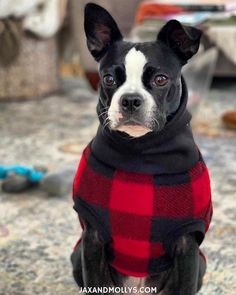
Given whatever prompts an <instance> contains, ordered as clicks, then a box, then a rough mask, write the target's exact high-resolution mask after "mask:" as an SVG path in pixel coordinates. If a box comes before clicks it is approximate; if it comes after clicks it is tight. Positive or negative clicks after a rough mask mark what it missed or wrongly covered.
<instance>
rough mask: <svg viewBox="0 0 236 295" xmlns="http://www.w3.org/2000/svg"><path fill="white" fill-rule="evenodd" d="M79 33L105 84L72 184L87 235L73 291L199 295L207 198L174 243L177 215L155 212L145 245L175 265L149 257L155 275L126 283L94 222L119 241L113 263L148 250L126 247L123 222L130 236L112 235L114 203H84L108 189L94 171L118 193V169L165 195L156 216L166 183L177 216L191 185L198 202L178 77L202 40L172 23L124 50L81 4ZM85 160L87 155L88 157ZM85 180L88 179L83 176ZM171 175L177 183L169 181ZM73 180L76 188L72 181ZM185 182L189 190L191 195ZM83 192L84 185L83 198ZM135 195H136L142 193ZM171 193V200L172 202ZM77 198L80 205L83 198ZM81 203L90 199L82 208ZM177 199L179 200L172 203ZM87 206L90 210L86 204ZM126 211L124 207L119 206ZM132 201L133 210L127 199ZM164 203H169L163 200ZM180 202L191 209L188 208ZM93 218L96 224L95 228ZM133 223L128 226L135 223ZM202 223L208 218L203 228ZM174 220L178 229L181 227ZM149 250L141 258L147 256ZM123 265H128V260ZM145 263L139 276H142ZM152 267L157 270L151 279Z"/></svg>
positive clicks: (104, 16)
mask: <svg viewBox="0 0 236 295" xmlns="http://www.w3.org/2000/svg"><path fill="white" fill-rule="evenodd" d="M84 24H85V33H86V37H87V44H88V48H89V51H90V52H91V54H92V56H93V57H94V58H95V60H96V61H97V62H99V75H100V79H101V83H100V89H99V95H100V98H99V103H98V106H97V112H98V116H99V120H100V123H101V124H100V127H99V129H98V134H97V136H96V137H95V138H94V140H93V141H92V143H91V145H90V148H89V150H90V151H89V152H88V151H86V152H85V156H84V157H85V159H84V160H82V162H83V163H82V164H81V167H82V166H83V167H82V168H79V169H80V171H79V172H78V173H77V175H76V177H75V184H74V186H75V187H74V199H75V209H76V211H77V212H78V213H79V216H80V220H81V223H82V225H83V228H84V230H83V234H82V238H81V240H80V243H79V244H78V246H77V247H76V248H75V250H74V252H73V254H72V264H73V274H74V278H75V280H76V282H77V283H78V285H79V286H84V287H98V286H133V287H134V286H136V287H137V286H139V287H140V286H156V287H157V293H158V294H159V293H160V294H182V295H188V294H189V295H192V294H196V293H197V291H198V290H199V289H200V287H201V285H202V279H203V276H204V273H205V269H206V263H205V259H204V258H203V255H199V244H200V243H201V242H202V240H203V238H204V233H205V231H206V230H207V228H208V224H205V223H204V222H205V221H206V217H205V216H206V215H207V214H208V215H209V216H208V222H209V220H210V217H211V213H212V211H211V209H209V206H210V205H209V202H210V201H209V200H208V199H207V198H208V195H207V193H208V192H207V193H206V192H204V193H205V195H207V197H206V198H205V199H203V200H202V201H201V202H202V203H204V202H205V205H206V206H205V205H204V206H205V207H207V208H208V210H206V211H204V210H203V211H204V212H205V213H206V214H205V213H204V214H205V215H204V214H202V212H203V211H201V210H200V209H199V210H198V211H199V212H200V211H201V214H200V213H199V214H198V213H196V214H198V215H194V216H195V217H194V218H191V216H190V215H191V214H195V213H189V212H190V211H188V213H184V214H183V216H182V215H181V214H182V213H179V214H180V215H179V216H177V218H176V219H177V223H178V229H179V228H181V227H184V228H185V230H182V229H181V230H180V231H179V232H178V234H177V227H175V224H176V220H175V221H173V220H172V218H173V216H175V215H176V212H175V211H174V210H175V209H176V208H172V209H171V210H172V211H168V212H167V213H166V214H167V216H164V213H163V212H164V211H165V206H164V205H163V207H162V210H159V209H156V212H158V213H152V214H153V216H152V220H151V221H150V222H153V224H155V226H156V228H157V230H155V229H154V230H153V229H152V230H153V231H154V233H151V234H150V241H151V242H150V243H152V244H150V245H157V244H158V243H160V244H158V245H159V246H158V247H159V248H158V249H159V250H160V247H162V244H161V243H162V240H161V239H162V236H163V244H164V248H163V249H164V250H163V249H162V248H161V249H162V250H160V251H163V252H162V253H165V255H164V254H163V256H165V257H167V259H169V257H171V259H172V260H173V263H172V264H171V267H168V268H167V269H165V268H163V269H160V268H159V266H158V262H160V263H161V262H163V260H162V258H163V257H162V258H158V259H159V260H158V259H156V260H155V257H152V259H154V262H155V261H156V262H155V263H154V262H153V261H152V262H151V264H149V266H150V269H151V270H152V271H151V272H150V274H149V272H147V274H146V275H145V272H144V268H143V272H142V275H140V276H139V275H134V276H132V272H130V274H131V275H129V272H125V271H119V268H118V266H117V268H116V265H122V263H123V262H122V259H121V258H119V259H120V260H119V259H118V260H117V261H118V262H117V264H116V263H115V264H114V265H115V266H114V267H113V266H112V263H110V260H111V258H110V257H109V255H108V253H109V251H110V250H109V248H110V244H109V243H107V241H106V237H107V235H105V234H104V235H103V234H102V230H103V229H102V227H103V226H100V227H99V229H97V228H96V224H99V222H100V220H99V219H101V220H102V219H104V228H105V227H106V226H107V228H108V230H107V231H106V233H107V232H110V235H111V236H112V237H113V236H115V238H114V240H115V241H118V242H117V245H118V246H117V247H118V248H119V249H118V250H117V252H116V254H117V253H118V256H119V254H120V253H121V252H122V251H127V253H129V254H130V255H132V253H131V252H132V251H133V252H134V253H135V254H134V255H136V256H140V257H141V256H142V255H144V254H143V253H138V250H137V249H138V247H140V249H144V248H145V247H146V246H147V245H148V246H147V247H149V244H148V243H146V242H144V241H143V244H142V245H141V244H140V243H139V241H137V240H139V239H141V238H142V237H141V236H140V235H137V236H138V238H137V240H135V239H133V240H132V243H130V244H129V242H130V240H129V237H132V230H131V229H130V228H131V227H130V226H129V225H127V223H126V226H127V228H126V231H127V232H128V236H127V237H126V236H125V234H126V233H124V236H125V238H124V237H123V236H122V234H121V236H119V234H116V233H114V232H115V231H119V230H120V228H119V227H121V226H120V225H119V222H120V219H119V218H118V220H115V219H114V218H115V217H112V216H113V215H112V214H113V213H114V206H115V205H113V204H116V206H118V207H119V206H120V203H119V202H116V203H115V202H113V201H109V202H110V203H109V204H110V205H109V206H111V210H110V209H109V210H110V211H109V210H108V209H107V211H106V210H105V209H104V206H105V205H104V202H105V201H104V200H103V201H102V202H103V203H102V202H101V203H102V206H101V207H102V208H100V207H97V209H96V208H95V207H96V204H97V203H96V202H97V199H96V198H93V199H90V196H91V195H92V194H95V195H96V194H98V191H99V190H100V189H101V190H102V191H107V188H106V187H108V186H109V185H110V184H109V185H106V184H104V185H103V184H101V183H100V182H99V181H100V180H98V181H97V182H96V181H94V180H93V175H95V174H94V173H95V172H98V171H99V172H101V173H102V174H103V176H101V177H100V176H99V177H100V178H99V179H105V178H106V179H112V177H113V180H111V182H112V183H113V184H114V183H115V184H114V185H113V184H112V185H113V186H115V185H116V186H119V185H120V182H119V181H117V180H116V178H117V177H118V178H119V177H120V175H122V173H121V172H119V173H117V171H116V172H114V171H115V169H120V170H119V171H126V170H128V171H129V172H130V173H134V174H132V176H130V175H129V176H128V178H129V177H130V179H131V178H132V177H133V178H132V179H139V175H146V174H148V175H149V176H150V175H154V176H152V177H153V178H152V179H154V182H155V185H157V186H158V185H161V189H159V188H158V189H159V191H158V192H159V193H157V204H156V203H155V201H154V203H155V204H156V205H155V204H154V206H157V207H158V197H159V195H160V194H161V193H162V192H163V187H165V188H166V185H167V184H168V185H169V184H170V183H172V178H173V179H174V180H173V182H174V185H175V186H174V189H173V190H172V191H171V201H169V202H170V203H171V202H173V204H175V202H176V204H177V203H178V202H179V203H180V206H181V208H180V211H181V210H182V209H183V208H185V207H186V208H185V209H183V210H184V212H187V210H189V208H190V207H191V205H192V204H190V203H188V201H187V193H186V191H185V190H183V194H184V197H183V196H182V195H181V193H180V194H178V192H182V188H184V187H190V186H191V189H190V190H191V193H192V194H195V192H197V195H198V196H197V198H200V194H201V193H199V186H201V185H202V184H204V183H203V182H201V183H200V182H199V183H197V181H200V180H196V178H197V176H196V175H197V173H195V172H194V171H197V169H198V168H194V169H195V170H194V169H193V170H191V169H192V167H196V166H194V165H195V164H196V163H197V167H201V173H205V170H204V169H205V168H202V167H203V164H202V163H203V162H201V161H202V160H201V159H200V160H199V151H198V149H197V148H196V145H195V143H194V140H193V138H192V133H191V128H190V125H189V121H190V119H191V117H190V115H189V113H188V112H187V110H186V99H187V98H186V97H187V90H186V85H185V82H184V80H183V78H182V76H181V69H182V66H183V65H184V64H186V63H187V61H188V60H189V59H190V58H191V57H192V56H193V55H194V54H196V53H197V51H198V48H199V42H200V37H201V32H200V31H199V30H198V29H196V28H193V27H188V26H183V25H182V24H181V23H179V22H178V21H176V20H171V21H169V22H168V23H167V24H166V25H165V26H164V27H163V28H162V29H161V30H160V32H159V33H158V35H157V39H156V41H155V42H145V43H130V42H126V41H124V40H123V37H122V34H121V32H120V30H119V28H118V26H117V24H116V22H115V21H114V19H113V18H112V17H111V15H110V14H109V13H108V12H107V11H106V10H105V9H103V8H102V7H100V6H98V5H96V4H92V3H91V4H87V5H86V8H85V23H84ZM90 152H91V154H90V156H88V154H89V153H90ZM86 157H87V158H86ZM86 160H87V161H88V163H89V165H90V164H91V165H92V166H93V167H94V171H95V172H91V171H90V170H89V169H90V168H89V169H88V171H90V172H88V171H87V170H86V169H87V168H84V167H85V164H84V163H85V161H86ZM199 161H200V162H199ZM99 163H100V164H99ZM199 163H201V164H199ZM99 165H100V166H99ZM112 167H113V168H112ZM114 167H115V168H114ZM100 168H101V171H100V170H99V169H100ZM83 169H84V170H83ZM85 170H86V171H87V172H86V171H85ZM113 170H114V171H113ZM190 170H191V171H190ZM81 171H82V172H81ZM84 171H85V172H84ZM186 171H187V172H186ZM189 171H190V172H189ZM112 173H113V174H112ZM140 173H143V174H140ZM145 173H146V174H145ZM194 173H195V174H194ZM199 173H200V172H199ZM201 173H200V174H201ZM85 174H86V175H87V176H86V177H87V178H86V177H85V176H84V175H85ZM81 175H82V176H81ZM111 175H112V176H111ZM114 175H115V176H114ZM156 175H158V177H156ZM172 175H174V176H173V177H172ZM189 175H192V176H191V177H190V176H189ZM136 176H137V177H136ZM149 176H148V177H149ZM135 177H136V178H135ZM171 177H172V178H171ZM204 177H205V176H204ZM77 178H78V179H79V178H80V179H79V180H78V181H77ZM144 178H145V176H144ZM190 178H191V179H190ZM114 179H115V180H114ZM148 179H149V178H148ZM118 180H119V179H118ZM123 180H124V179H123ZM123 180H122V181H123ZM104 181H105V180H104ZM106 181H108V180H106ZM124 181H126V180H124ZM127 181H129V180H127ZM135 181H136V180H134V181H133V182H132V183H133V184H132V185H133V187H135V185H136V184H134V182H135ZM148 181H149V180H148ZM188 182H189V183H191V184H190V186H189V183H188ZM192 182H193V183H194V184H192ZM81 183H82V184H81ZM84 183H86V185H87V186H90V187H89V188H88V190H89V192H88V193H87V192H86V187H85V185H84ZM107 183H108V182H107ZM117 183H118V184H117ZM89 184H90V185H89ZM122 185H123V184H122ZM122 185H120V186H119V190H117V191H119V193H121V194H123V193H124V195H127V191H122V190H121V187H122V188H123V189H125V187H127V186H126V184H125V185H123V186H122ZM148 185H149V184H148ZM150 185H151V184H150ZM178 185H179V186H178ZM81 186H83V187H81ZM84 187H85V188H84ZM101 187H102V188H101ZM113 189H114V187H113ZM158 189H157V190H158ZM201 189H202V188H201ZM154 190H155V189H154ZM133 191H135V190H134V189H133V188H131V192H130V194H132V192H133ZM146 191H147V194H149V191H151V192H153V190H146ZM205 191H206V189H205ZM135 192H138V190H136V191H135ZM175 193H176V198H175V199H174V197H175ZM83 194H84V196H85V197H84V198H83V197H82V195H83ZM115 194H116V192H114V191H112V193H111V195H112V197H111V198H114V195H115ZM158 194H159V195H158ZM173 194H174V197H173ZM209 194H210V193H209ZM77 195H78V196H77ZM150 195H151V193H150ZM169 195H170V193H169ZM169 195H168V197H169ZM86 196H88V197H87V199H86ZM127 196H128V197H129V196H130V195H129V194H128V195H127ZM106 197H107V196H106ZM154 197H155V194H154ZM107 198H108V197H107ZM132 198H133V196H132ZM134 198H135V196H134ZM137 198H138V196H137ZM141 198H142V201H143V200H145V198H146V196H145V195H144V196H141ZM148 198H149V197H147V200H148ZM150 198H151V197H150ZM150 198H149V199H150ZM209 198H210V197H209ZM77 199H78V201H77ZM164 199H165V197H164ZM176 199H178V200H177V201H176ZM206 199H207V201H206ZM91 200H92V201H91ZM132 200H133V199H132ZM180 200H181V201H180ZM85 201H87V205H86V203H85ZM90 201H91V202H93V204H92V205H91V204H90V203H89V202H90ZM142 201H140V202H141V203H140V204H144V206H143V208H144V209H143V210H144V211H143V212H144V213H142V212H141V213H140V215H142V216H143V215H144V214H146V212H147V211H148V210H149V209H147V208H146V207H145V206H146V205H145V204H147V203H145V202H144V203H142ZM112 202H113V203H112ZM120 202H122V201H120ZM125 202H126V200H124V203H125ZM127 202H128V201H127ZM129 202H131V201H130V200H129ZM137 202H138V201H137ZM147 202H148V201H147ZM160 202H161V201H160ZM163 202H166V200H164V201H163ZM193 202H195V201H193ZM111 203H112V204H111ZM179 203H178V204H179ZM185 203H186V204H187V203H188V205H186V204H185ZM130 204H131V203H129V206H130ZM197 204H198V205H197V206H201V204H200V205H199V202H197ZM167 205H168V204H167ZM89 206H90V207H89ZM97 206H98V205H97ZM107 206H108V205H107ZM112 206H113V207H112ZM122 206H123V207H122V210H126V209H124V206H125V205H122ZM175 206H177V205H173V207H175ZM131 207H132V206H131ZM167 207H168V206H167ZM205 207H204V208H205ZM83 208H85V209H86V210H87V211H86V210H85V209H83ZM88 208H90V209H88ZM135 208H138V209H137V210H139V211H140V210H142V208H141V206H139V205H137V204H135V202H134V203H133V207H132V208H130V207H129V208H128V209H127V210H128V211H129V213H130V212H131V213H132V214H135V213H136V212H135V210H136V209H135ZM140 208H141V209H140ZM96 210H97V211H96ZM112 210H113V211H112ZM158 210H159V211H158ZM194 210H195V209H194ZM194 210H192V211H191V212H197V210H195V211H194ZM108 211H109V212H108ZM154 211H155V210H154ZM107 212H108V213H107ZM181 212H182V211H181ZM86 214H87V215H86ZM89 214H90V215H91V216H90V217H89ZM96 214H97V218H98V219H97V221H94V220H95V219H94V216H95V215H96ZM122 214H123V213H122ZM154 214H156V215H154ZM158 214H159V215H158ZM168 214H169V215H168ZM188 214H189V215H188ZM87 216H88V218H87ZM109 216H110V217H109ZM114 216H115V215H114ZM122 216H123V215H122ZM132 216H133V215H131V218H130V223H132ZM160 216H161V217H160ZM109 218H110V219H112V218H113V220H112V221H111V220H110V221H108V219H109ZM134 219H135V215H134ZM200 219H204V222H203V223H204V224H203V225H202V221H200ZM153 220H154V221H153ZM160 220H161V221H160ZM163 220H164V221H163ZM180 220H184V221H183V224H182V223H181V226H180ZM162 221H163V222H164V223H163V222H162ZM112 222H114V224H115V225H114V224H112ZM148 222H149V221H148ZM158 222H160V223H158ZM117 223H118V226H117ZM206 223H207V222H206ZM140 224H141V225H140V229H139V230H140V232H143V233H144V235H145V230H143V228H142V224H144V223H140ZM159 224H160V225H159ZM163 224H165V226H166V227H165V228H164V229H162V230H161V233H159V234H157V235H155V232H156V231H158V228H160V227H161V226H162V225H163ZM137 226H138V225H137ZM153 228H154V226H153ZM100 229H101V231H100ZM135 230H136V229H135ZM140 232H139V233H140ZM168 232H169V233H171V234H170V235H168V241H171V243H166V241H167V238H166V237H167V233H168ZM164 240H165V241H164ZM121 241H126V242H127V244H126V242H124V244H122V242H121ZM135 243H136V244H137V245H138V246H137V248H136V249H135V247H134V248H133V249H131V248H132V246H129V245H136V244H135ZM155 243H156V244H155ZM140 245H141V246H140ZM144 246H145V247H144ZM115 247H116V244H115V245H114V248H115ZM127 247H128V248H127ZM130 247H131V248H130ZM142 247H143V248H142ZM147 247H146V248H145V249H147ZM124 249H125V250H124ZM145 249H144V250H140V251H144V252H145V251H146V250H145ZM149 249H150V248H149ZM159 250H158V251H159ZM160 251H159V252H160ZM159 252H158V253H159ZM145 253H146V252H145ZM153 253H154V252H153ZM116 254H115V255H116ZM139 254H140V255H139ZM119 257H126V258H127V255H126V256H125V255H123V256H122V255H120V256H119ZM143 257H144V256H142V259H143ZM124 261H125V258H124ZM127 261H129V262H130V261H131V260H129V257H128V258H127ZM138 261H141V262H142V261H144V260H141V259H140V260H138ZM166 261H167V260H166ZM166 261H165V263H166ZM141 262H140V265H141V266H140V267H143V265H142V263H141ZM144 262H145V261H144ZM130 264H131V265H129V267H131V268H132V269H133V270H134V269H135V267H136V265H132V261H131V262H130ZM134 264H135V263H134ZM149 266H148V267H149ZM148 267H147V269H148ZM137 268H138V266H137ZM155 268H156V270H157V269H159V270H158V271H156V272H155ZM120 269H121V268H120ZM148 270H149V269H148ZM145 271H146V269H145Z"/></svg>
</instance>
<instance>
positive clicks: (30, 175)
mask: <svg viewBox="0 0 236 295" xmlns="http://www.w3.org/2000/svg"><path fill="white" fill-rule="evenodd" d="M11 173H15V174H18V175H23V176H25V177H27V179H28V180H29V181H31V182H39V181H41V180H42V179H43V177H44V175H45V173H44V172H40V171H37V170H35V169H33V168H29V167H24V166H18V165H14V166H0V179H4V178H6V177H8V175H9V174H11Z"/></svg>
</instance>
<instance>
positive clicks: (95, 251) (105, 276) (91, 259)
mask: <svg viewBox="0 0 236 295" xmlns="http://www.w3.org/2000/svg"><path fill="white" fill-rule="evenodd" d="M80 247H81V266H82V268H81V270H82V279H83V285H84V287H110V286H113V281H112V278H111V272H110V267H109V265H108V262H107V257H106V253H105V244H104V242H103V241H102V239H101V237H100V235H99V233H98V232H97V231H96V230H94V229H93V228H91V226H90V225H89V224H88V223H85V228H84V231H83V235H82V239H81V244H80Z"/></svg>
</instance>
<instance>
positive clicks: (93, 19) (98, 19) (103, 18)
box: [84, 3, 123, 61]
mask: <svg viewBox="0 0 236 295" xmlns="http://www.w3.org/2000/svg"><path fill="white" fill-rule="evenodd" d="M84 30H85V35H86V37H87V45H88V49H89V51H90V52H91V54H92V56H93V57H94V58H95V60H96V61H99V60H100V59H101V58H102V57H103V56H104V54H105V53H106V52H107V50H108V48H109V45H111V44H112V43H114V42H115V41H119V40H121V39H122V38H123V37H122V35H121V32H120V30H119V28H118V26H117V24H116V22H115V21H114V19H113V18H112V16H111V15H110V14H109V13H108V12H107V11H106V10H105V9H104V8H102V7H101V6H99V5H96V4H93V3H89V4H87V5H86V6H85V11H84Z"/></svg>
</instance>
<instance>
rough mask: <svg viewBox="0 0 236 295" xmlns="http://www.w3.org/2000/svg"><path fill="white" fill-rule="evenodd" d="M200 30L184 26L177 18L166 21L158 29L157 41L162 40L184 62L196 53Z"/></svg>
mask: <svg viewBox="0 0 236 295" xmlns="http://www.w3.org/2000/svg"><path fill="white" fill-rule="evenodd" d="M201 34H202V33H201V31H200V30H198V29H196V28H194V27H190V26H184V25H182V24H181V23H180V22H178V21H177V20H170V21H168V22H167V23H166V24H165V25H164V27H163V28H162V29H161V30H160V32H159V34H158V36H157V41H162V42H164V43H165V44H166V45H167V46H168V47H170V48H171V49H172V50H173V51H174V52H175V54H177V56H178V57H179V58H180V59H181V60H182V62H183V63H184V64H185V63H187V61H188V59H190V58H191V57H192V56H193V55H194V54H196V53H197V51H198V48H199V44H200V39H201Z"/></svg>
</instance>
